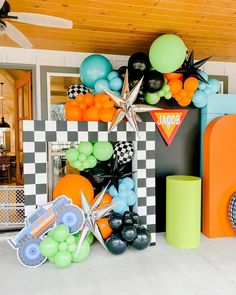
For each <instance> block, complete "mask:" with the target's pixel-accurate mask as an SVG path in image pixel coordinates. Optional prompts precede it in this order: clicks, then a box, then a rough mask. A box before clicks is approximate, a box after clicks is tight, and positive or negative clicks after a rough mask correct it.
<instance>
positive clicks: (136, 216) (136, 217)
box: [131, 212, 139, 223]
mask: <svg viewBox="0 0 236 295" xmlns="http://www.w3.org/2000/svg"><path fill="white" fill-rule="evenodd" d="M131 216H132V219H133V221H134V222H137V223H139V215H138V213H135V212H132V215H131Z"/></svg>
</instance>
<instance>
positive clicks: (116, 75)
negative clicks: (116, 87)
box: [107, 71, 119, 81]
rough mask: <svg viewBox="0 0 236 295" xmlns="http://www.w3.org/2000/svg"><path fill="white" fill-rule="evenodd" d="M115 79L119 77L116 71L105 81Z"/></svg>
mask: <svg viewBox="0 0 236 295" xmlns="http://www.w3.org/2000/svg"><path fill="white" fill-rule="evenodd" d="M117 77H119V73H118V72H117V71H112V72H110V73H109V74H108V76H107V79H108V80H109V81H110V80H112V79H114V78H117Z"/></svg>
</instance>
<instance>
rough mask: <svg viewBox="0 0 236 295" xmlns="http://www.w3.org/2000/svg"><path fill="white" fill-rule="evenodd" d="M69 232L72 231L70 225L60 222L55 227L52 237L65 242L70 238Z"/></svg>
mask: <svg viewBox="0 0 236 295" xmlns="http://www.w3.org/2000/svg"><path fill="white" fill-rule="evenodd" d="M69 234H70V232H69V229H68V227H67V226H65V225H64V224H59V225H57V226H56V227H55V228H54V230H53V234H52V237H53V239H54V240H55V241H57V242H64V241H65V240H66V239H67V238H68V236H69Z"/></svg>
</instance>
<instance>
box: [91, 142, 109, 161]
mask: <svg viewBox="0 0 236 295" xmlns="http://www.w3.org/2000/svg"><path fill="white" fill-rule="evenodd" d="M112 154H113V146H112V144H111V143H110V142H109V141H98V142H96V143H95V144H94V146H93V155H94V157H95V158H96V159H97V160H99V161H107V160H109V159H110V158H111V157H112Z"/></svg>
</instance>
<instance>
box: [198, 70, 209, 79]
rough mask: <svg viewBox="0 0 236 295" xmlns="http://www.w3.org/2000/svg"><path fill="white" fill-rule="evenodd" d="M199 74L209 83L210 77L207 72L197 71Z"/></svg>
mask: <svg viewBox="0 0 236 295" xmlns="http://www.w3.org/2000/svg"><path fill="white" fill-rule="evenodd" d="M197 72H198V74H200V75H201V76H202V77H203V78H204V79H205V80H206V81H208V75H207V73H206V72H204V71H202V70H197Z"/></svg>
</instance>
